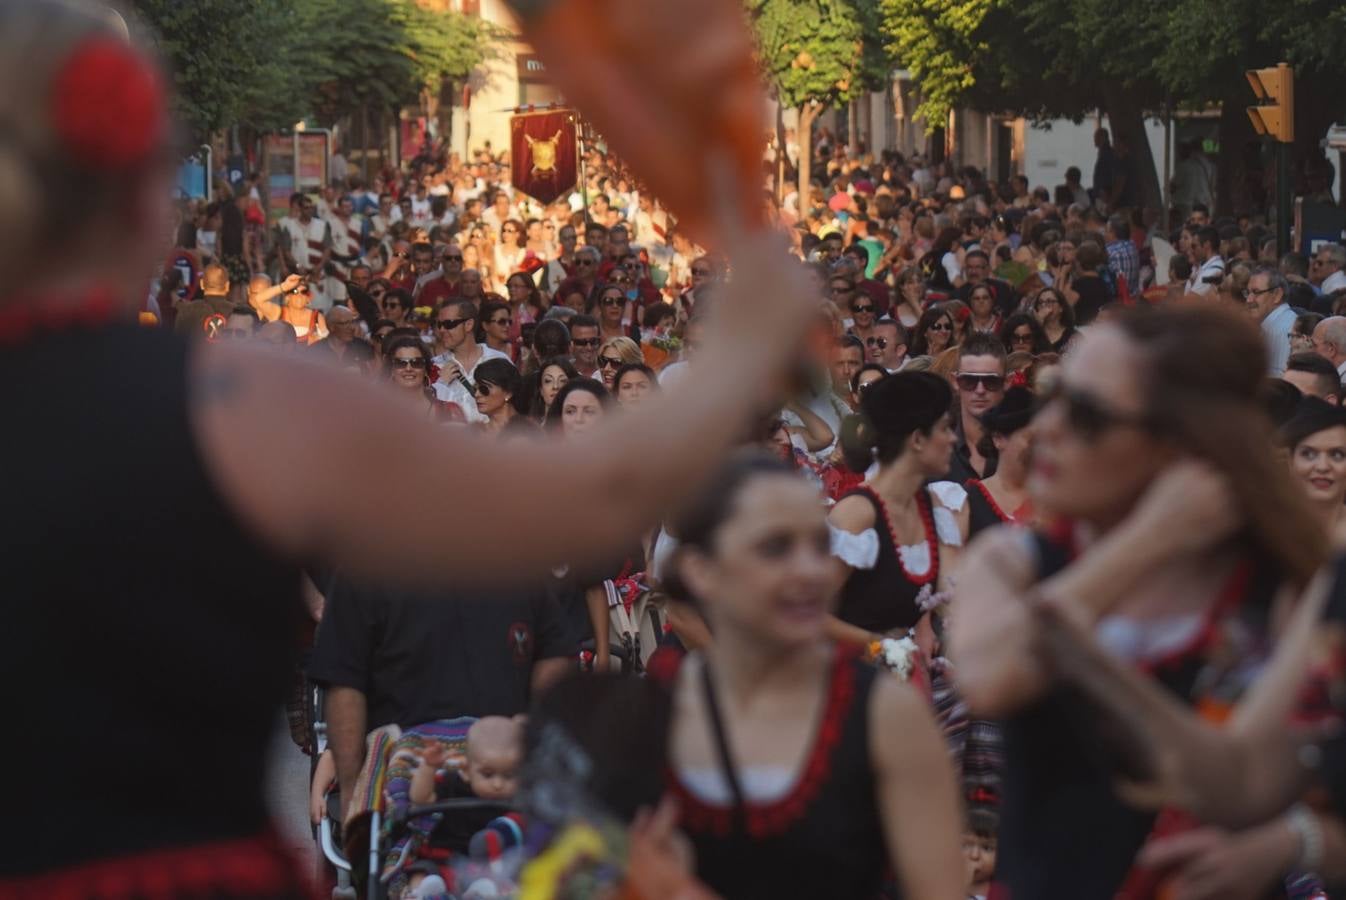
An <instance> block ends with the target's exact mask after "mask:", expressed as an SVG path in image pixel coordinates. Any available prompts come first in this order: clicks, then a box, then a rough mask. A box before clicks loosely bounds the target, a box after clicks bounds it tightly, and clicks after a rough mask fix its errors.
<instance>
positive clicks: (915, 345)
mask: <svg viewBox="0 0 1346 900" xmlns="http://www.w3.org/2000/svg"><path fill="white" fill-rule="evenodd" d="M953 331H954V325H953V316H951V315H949V313H948V311H947V310H944V309H940V308H938V307H932V308H931V309H927V310H926V311H925V312H923V313H921V319H920V321H919V322H917V323H916V328H915V329H914V330H913V331H912V335H911V349H910V351H909V353H908V355H909V356H929V357H936V356H939V354H941V353H943V352H944V351H945V350H947V349H949V348H950V347H952V346H953Z"/></svg>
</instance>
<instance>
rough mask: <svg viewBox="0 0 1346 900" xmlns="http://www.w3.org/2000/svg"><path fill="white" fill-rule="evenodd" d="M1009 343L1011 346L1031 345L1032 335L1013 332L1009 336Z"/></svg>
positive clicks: (1030, 333)
mask: <svg viewBox="0 0 1346 900" xmlns="http://www.w3.org/2000/svg"><path fill="white" fill-rule="evenodd" d="M1010 343H1011V344H1031V343H1033V333H1032V332H1020V331H1016V332H1014V334H1011V335H1010Z"/></svg>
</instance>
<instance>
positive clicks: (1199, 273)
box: [1187, 254, 1224, 294]
mask: <svg viewBox="0 0 1346 900" xmlns="http://www.w3.org/2000/svg"><path fill="white" fill-rule="evenodd" d="M1216 275H1219V276H1220V278H1222V279H1223V278H1224V260H1223V259H1221V258H1220V256H1219V254H1216V255H1215V256H1212V257H1211V258H1210V259H1208V260H1206V261H1205V262H1203V263H1202V264H1201V268H1199V269H1197V270H1196V271H1195V272H1193V273H1192V277H1191V278H1189V279H1187V293H1189V294H1209V293H1210V292H1211V291H1213V290H1215V288H1216V287H1217V286H1218V285H1216V284H1211V283H1209V282H1207V281H1206V280H1205V279H1207V278H1214V277H1215V276H1216Z"/></svg>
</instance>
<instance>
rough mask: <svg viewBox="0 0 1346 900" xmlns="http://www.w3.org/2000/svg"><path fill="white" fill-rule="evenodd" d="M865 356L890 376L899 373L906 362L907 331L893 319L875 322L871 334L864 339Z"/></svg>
mask: <svg viewBox="0 0 1346 900" xmlns="http://www.w3.org/2000/svg"><path fill="white" fill-rule="evenodd" d="M865 356H866V358H868V360H869V361H870V362H872V363H877V364H879V365H881V366H883V367H884V368H885V369H887V370H888V372H889V373H890V374H891V373H893V372H897V371H899V370H900V369H901V368H902V366H904V365H905V364H906V362H907V330H906V329H905V328H903V327H902V323H901V322H897V321H895V320H893V319H879V320H878V321H877V322H875V323H874V329H873V332H872V333H871V334H870V335H869V337H867V338H865Z"/></svg>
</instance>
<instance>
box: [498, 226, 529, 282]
mask: <svg viewBox="0 0 1346 900" xmlns="http://www.w3.org/2000/svg"><path fill="white" fill-rule="evenodd" d="M527 240H528V236H527V235H526V234H525V233H524V230H523V223H522V222H520V221H519V220H518V219H508V220H506V221H505V222H503V223H502V224H501V225H500V240H499V241H498V242H497V243H496V245H495V254H494V257H493V262H494V263H495V265H494V266H493V267H492V271H493V273H494V277H493V278H492V280H491V282H490V284H491V290H493V291H498V292H500V293H502V294H503V293H506V292H508V290H509V286H508V284H507V283H506V282H508V280H509V276H510V274H511V273H513V272H517V271H519V267H520V266H522V265H523V257H524V254H525V253H527V252H528V248H527V247H526V246H524V245H525V243H526V241H527Z"/></svg>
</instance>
